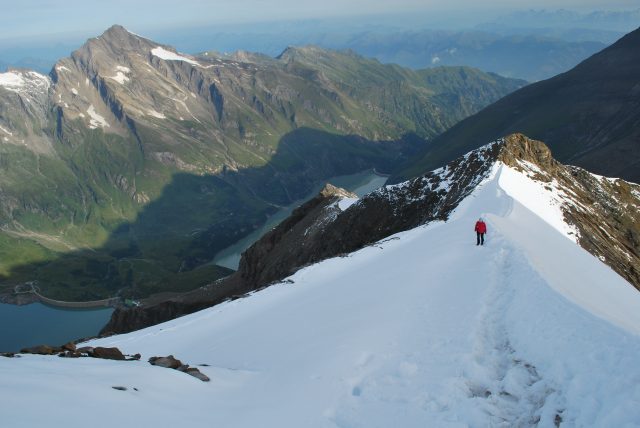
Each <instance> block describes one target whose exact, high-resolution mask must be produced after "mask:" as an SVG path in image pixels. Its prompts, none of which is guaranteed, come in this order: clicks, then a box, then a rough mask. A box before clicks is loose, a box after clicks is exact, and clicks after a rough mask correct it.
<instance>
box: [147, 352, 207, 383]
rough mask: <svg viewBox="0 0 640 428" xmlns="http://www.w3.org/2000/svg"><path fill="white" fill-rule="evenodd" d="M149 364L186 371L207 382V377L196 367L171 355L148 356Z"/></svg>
mask: <svg viewBox="0 0 640 428" xmlns="http://www.w3.org/2000/svg"><path fill="white" fill-rule="evenodd" d="M149 364H151V365H152V366H158V367H164V368H167V369H174V370H178V371H180V372H183V373H186V374H188V375H190V376H193V377H195V378H196V379H200V380H201V381H203V382H209V380H210V379H209V377H208V376H207V375H205V374H204V373H202V372H200V370H199V369H197V368H196V367H190V366H189V364H182V362H181V361H180V360H177V359H175V357H174V356H173V355H169V356H167V357H151V358H149Z"/></svg>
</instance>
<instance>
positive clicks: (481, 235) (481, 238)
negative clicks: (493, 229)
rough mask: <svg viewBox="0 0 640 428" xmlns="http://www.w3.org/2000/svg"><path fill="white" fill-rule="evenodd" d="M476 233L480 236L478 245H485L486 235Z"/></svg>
mask: <svg viewBox="0 0 640 428" xmlns="http://www.w3.org/2000/svg"><path fill="white" fill-rule="evenodd" d="M476 233H477V234H478V243H477V244H476V245H484V233H480V232H476Z"/></svg>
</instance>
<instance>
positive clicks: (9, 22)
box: [0, 0, 640, 39]
mask: <svg viewBox="0 0 640 428" xmlns="http://www.w3.org/2000/svg"><path fill="white" fill-rule="evenodd" d="M638 7H640V5H639V3H638V0H610V1H605V0H537V1H532V0H484V1H481V2H478V1H477V0H447V1H441V0H439V1H436V0H321V1H319V0H313V1H309V0H101V1H97V0H62V1H60V0H57V1H53V0H0V10H1V11H2V13H1V14H0V39H13V38H24V37H29V36H34V37H37V36H41V35H43V34H55V33H76V34H87V35H97V34H100V33H101V32H102V31H104V30H105V29H106V28H108V27H109V26H111V25H112V24H114V23H118V24H122V25H124V26H126V27H127V28H130V29H131V30H132V31H139V32H144V31H148V30H154V29H158V28H161V27H171V26H184V25H189V24H220V23H238V22H256V21H270V20H288V19H307V18H325V17H332V16H349V15H362V14H385V13H396V14H397V13H407V12H409V13H413V12H423V13H424V12H433V13H442V12H447V11H448V12H459V13H460V14H461V15H466V16H472V15H474V14H477V13H482V12H488V11H497V10H500V9H503V10H513V9H529V8H536V9H539V8H552V9H557V8H568V9H581V10H585V9H609V10H611V9H624V8H629V9H631V8H638Z"/></svg>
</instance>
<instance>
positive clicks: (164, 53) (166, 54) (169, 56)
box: [151, 46, 200, 66]
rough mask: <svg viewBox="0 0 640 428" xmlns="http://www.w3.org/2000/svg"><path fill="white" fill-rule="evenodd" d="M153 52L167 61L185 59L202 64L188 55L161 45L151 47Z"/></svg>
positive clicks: (195, 63)
mask: <svg viewBox="0 0 640 428" xmlns="http://www.w3.org/2000/svg"><path fill="white" fill-rule="evenodd" d="M151 54H152V55H154V56H157V57H158V58H160V59H163V60H165V61H184V62H188V63H189V64H192V65H195V66H200V63H199V62H197V61H194V60H192V59H190V58H187V57H186V56H182V55H179V54H177V53H175V52H171V51H168V50H166V49H165V48H162V47H159V46H158V47H157V48H153V49H151Z"/></svg>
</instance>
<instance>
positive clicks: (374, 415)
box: [0, 164, 640, 427]
mask: <svg viewBox="0 0 640 428" xmlns="http://www.w3.org/2000/svg"><path fill="white" fill-rule="evenodd" d="M523 180H524V181H523ZM526 180H528V181H526ZM535 186H538V187H535ZM523 188H526V189H528V190H527V191H526V192H524V191H522V189H523ZM540 188H542V186H541V185H539V184H535V183H533V182H531V180H529V179H528V178H526V177H524V178H523V176H522V174H520V173H518V172H517V171H515V170H512V169H510V168H508V167H506V166H504V165H499V164H498V165H496V166H495V167H494V170H493V171H492V174H491V175H490V176H489V177H488V178H487V179H486V180H485V181H484V182H483V183H482V185H481V186H479V187H478V188H477V189H476V190H475V191H474V192H473V193H472V194H471V195H470V196H469V197H468V198H467V199H465V201H463V203H462V204H461V205H460V206H459V207H458V209H457V210H456V211H455V212H454V213H453V215H452V216H451V218H450V220H449V221H447V222H446V223H443V222H437V223H432V224H429V225H427V226H423V227H419V228H416V229H413V230H411V231H407V232H403V233H399V234H397V235H394V236H393V237H390V238H388V239H385V240H383V241H382V242H380V243H377V244H375V245H372V246H369V247H366V248H364V249H362V250H360V251H357V252H355V253H353V254H351V255H349V256H348V257H344V258H334V259H330V260H326V261H323V262H321V263H318V264H315V265H312V266H309V267H307V268H305V269H302V270H300V271H299V272H297V273H296V274H294V275H293V276H292V277H291V278H290V279H291V280H292V281H293V283H283V284H279V285H275V286H272V287H269V288H267V289H264V290H262V291H259V292H256V293H253V294H252V295H251V296H249V297H247V298H244V299H239V300H235V301H233V302H227V303H224V304H222V305H218V306H216V307H213V308H210V309H207V310H204V311H201V312H198V313H194V314H191V315H188V316H185V317H182V318H180V319H176V320H172V321H169V322H167V323H164V324H161V325H157V326H154V327H150V328H147V329H144V330H141V331H138V332H133V333H130V334H126V335H121V336H115V337H111V338H105V339H100V340H94V341H92V342H91V345H93V346H97V345H100V346H118V347H119V348H120V349H121V350H123V351H124V352H126V353H136V352H140V353H142V355H143V357H142V361H140V362H111V361H103V360H92V359H79V360H65V359H60V358H57V357H40V356H24V357H22V358H19V359H4V358H0V379H2V382H1V383H0V393H2V397H3V399H2V400H0V411H1V412H2V414H3V420H4V421H7V423H10V424H11V426H14V427H19V426H34V425H37V424H40V423H45V422H50V421H51V415H58V416H59V417H65V425H68V426H84V425H85V424H86V422H87V421H91V422H92V425H95V426H111V425H112V424H113V423H114V422H118V423H120V424H123V425H125V426H141V425H142V426H147V425H151V424H154V425H158V426H175V424H181V425H188V426H194V427H200V426H202V427H205V426H206V427H210V426H233V427H255V426H279V427H300V426H304V427H389V426H402V427H424V426H436V427H463V426H464V427H466V426H472V427H475V426H477V427H485V426H494V427H511V426H533V425H537V426H542V427H553V426H555V425H556V424H557V423H560V422H561V423H562V426H633V425H636V424H637V423H638V421H640V408H639V407H638V406H637V403H638V402H640V387H639V386H638V385H640V369H638V367H637V363H636V361H635V359H636V356H637V355H639V352H640V337H639V336H638V331H639V329H640V319H639V318H638V317H639V316H640V315H639V314H640V294H639V293H637V291H635V290H634V289H633V288H632V287H631V285H629V284H628V283H626V282H625V281H624V280H623V279H622V278H620V277H619V276H617V275H616V274H615V273H614V272H613V271H612V270H611V269H609V268H608V267H607V266H606V265H604V264H602V263H601V262H600V261H599V260H597V259H596V258H594V257H593V256H591V255H590V254H588V253H586V252H585V251H584V250H582V249H581V248H580V247H578V246H577V245H576V244H575V243H574V242H572V241H571V240H570V239H567V236H566V235H565V234H564V233H563V231H562V230H563V229H562V228H560V229H559V228H558V227H557V226H558V223H557V218H554V217H553V215H554V214H553V213H554V212H555V211H553V210H552V209H548V207H547V206H546V205H545V204H540V202H539V191H540V192H542V191H543V190H544V189H543V190H540ZM547 196H548V195H547ZM532 197H533V198H537V199H536V201H535V202H534V201H531V200H529V199H528V198H532ZM480 216H482V217H483V218H485V219H486V220H487V223H488V228H489V230H488V235H487V241H486V243H485V246H483V247H478V246H476V245H475V233H474V232H473V226H474V223H475V221H476V219H477V218H478V217H480ZM168 354H173V355H175V356H176V357H177V358H179V359H181V360H182V361H183V362H185V363H188V364H190V365H193V366H196V365H198V364H203V363H206V364H208V365H209V366H207V367H200V369H201V370H202V371H203V372H204V373H205V374H207V375H208V376H209V377H210V378H211V382H209V383H202V382H200V381H198V380H197V379H195V378H192V377H190V376H187V375H185V374H183V373H179V372H177V371H172V370H168V369H162V368H158V367H152V366H150V365H149V364H147V363H146V362H145V361H146V360H147V359H148V358H149V357H151V356H154V355H168ZM116 385H119V386H125V387H127V388H128V390H127V391H116V390H114V389H112V388H111V386H116ZM133 387H136V388H137V389H138V391H135V390H133ZM27 409H28V410H27ZM96 415H100V416H99V417H97V416H96Z"/></svg>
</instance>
